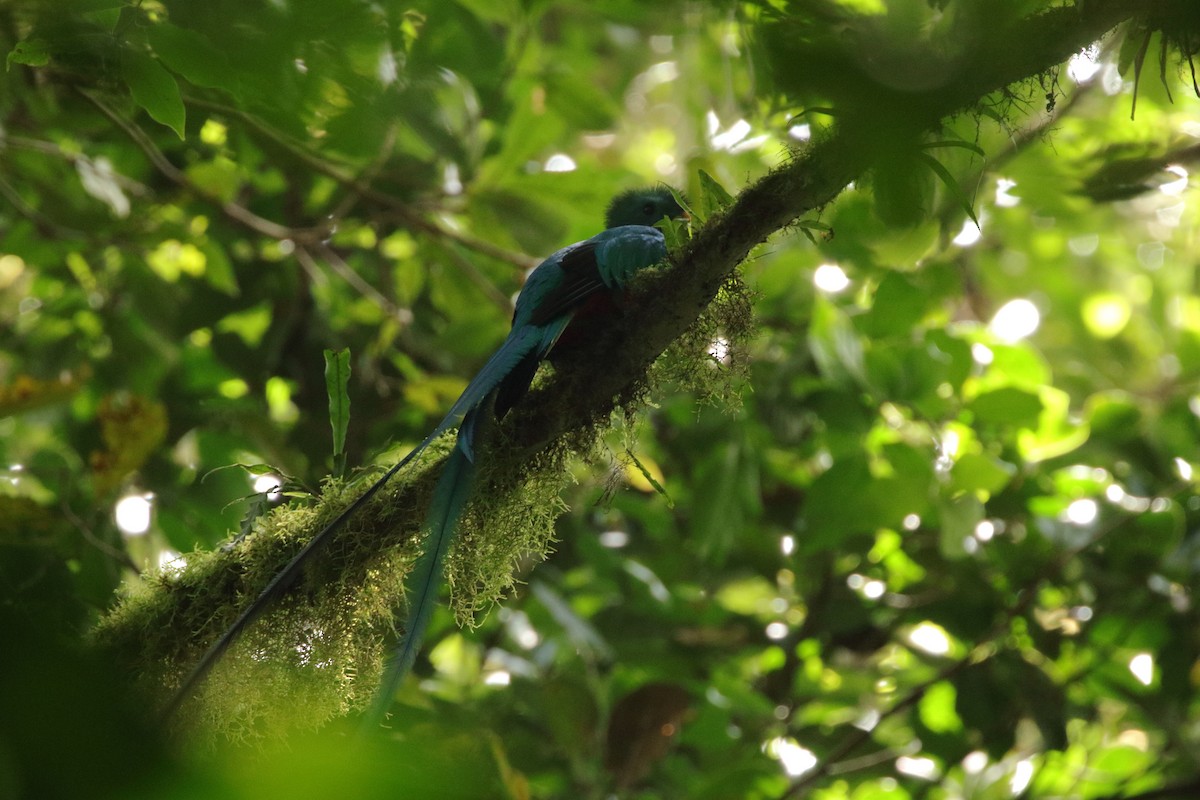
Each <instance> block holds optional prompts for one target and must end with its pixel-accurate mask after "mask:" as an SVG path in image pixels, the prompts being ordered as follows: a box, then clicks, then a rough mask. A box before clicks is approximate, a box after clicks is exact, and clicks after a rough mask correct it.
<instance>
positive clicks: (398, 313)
mask: <svg viewBox="0 0 1200 800" xmlns="http://www.w3.org/2000/svg"><path fill="white" fill-rule="evenodd" d="M315 249H316V250H318V252H319V253H320V255H321V260H322V261H324V262H325V263H326V264H328V265H329V268H330V269H332V270H333V271H334V272H336V273H337V275H338V277H340V278H341V279H342V280H344V281H345V282H346V283H348V284H349V285H350V286H351V287H352V288H354V289H355V290H356V291H358V293H359V294H361V295H362V296H363V297H365V298H367V299H368V300H370V301H371V302H372V303H374V304H375V305H376V306H378V308H379V309H380V310H381V311H383V313H385V314H386V315H387V316H389V317H391V318H392V319H394V320H396V321H397V322H399V323H400V324H401V325H409V324H411V323H412V319H413V315H412V312H411V311H409V310H408V309H407V308H400V307H399V306H397V305H396V304H395V303H393V302H392V301H391V300H389V299H388V298H386V297H384V296H383V294H381V293H380V291H379V290H378V289H376V288H375V287H374V286H372V285H371V284H370V283H368V282H367V281H366V280H364V279H363V277H362V276H361V275H359V274H358V273H357V272H355V271H354V269H353V268H352V267H351V266H350V265H349V264H347V263H346V262H345V261H344V260H343V259H342V257H341V256H339V255H338V254H337V252H336V251H334V249H333V248H332V247H329V246H328V245H326V244H317V245H316V248H315ZM295 255H296V260H297V261H299V262H300V265H301V266H302V267H304V268H305V269H306V270H308V272H309V274H314V273H319V272H320V270H321V268H320V265H319V264H318V263H317V261H316V259H314V258H313V254H312V253H310V252H309V251H308V248H305V247H297V248H296V253H295Z"/></svg>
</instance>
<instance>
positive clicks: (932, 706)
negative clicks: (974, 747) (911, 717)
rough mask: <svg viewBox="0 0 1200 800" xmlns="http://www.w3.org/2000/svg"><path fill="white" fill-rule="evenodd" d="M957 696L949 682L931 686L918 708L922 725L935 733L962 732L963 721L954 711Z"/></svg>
mask: <svg viewBox="0 0 1200 800" xmlns="http://www.w3.org/2000/svg"><path fill="white" fill-rule="evenodd" d="M957 695H958V693H957V692H956V691H955V690H954V684H952V683H949V682H948V681H940V682H938V683H935V684H934V685H933V686H930V687H929V689H928V690H927V691H926V692H925V694H924V695H922V697H921V702H920V704H919V705H918V706H917V713H918V714H919V715H920V717H921V724H922V725H924V726H925V727H926V728H929V730H931V731H933V732H934V733H954V732H956V731H961V730H962V720H961V719H959V718H958V712H957V711H955V710H954V705H955V702H956V700H957Z"/></svg>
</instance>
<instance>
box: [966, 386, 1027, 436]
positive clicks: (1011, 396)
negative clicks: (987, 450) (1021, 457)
mask: <svg viewBox="0 0 1200 800" xmlns="http://www.w3.org/2000/svg"><path fill="white" fill-rule="evenodd" d="M967 407H968V408H969V409H970V410H971V411H972V413H974V414H975V420H976V421H977V422H980V423H984V424H992V425H1014V426H1018V427H1026V428H1034V427H1037V424H1038V415H1039V414H1041V413H1042V400H1041V398H1040V397H1038V395H1036V394H1034V393H1033V392H1027V391H1025V390H1024V389H1017V388H1016V387H1013V386H1005V387H1004V388H1001V389H994V390H992V391H990V392H984V393H983V394H981V395H979V396H978V397H976V398H975V399H974V400H972V401H971V402H970V403H969V404H968V406H967Z"/></svg>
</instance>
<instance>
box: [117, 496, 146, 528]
mask: <svg viewBox="0 0 1200 800" xmlns="http://www.w3.org/2000/svg"><path fill="white" fill-rule="evenodd" d="M153 499H154V496H153V495H151V494H147V493H144V492H142V493H138V494H127V495H125V496H124V497H122V498H121V499H120V500H118V501H117V504H116V506H114V507H113V518H114V520H115V521H116V523H117V528H119V529H120V531H121V533H123V534H125V535H126V536H142V535H144V534H145V533H146V532H147V531H149V530H150V520H151V518H152V515H153V511H154V502H153Z"/></svg>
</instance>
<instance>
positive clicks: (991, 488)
mask: <svg viewBox="0 0 1200 800" xmlns="http://www.w3.org/2000/svg"><path fill="white" fill-rule="evenodd" d="M1016 474H1017V468H1016V466H1015V465H1014V464H1010V463H1008V462H1007V461H1002V460H1000V459H999V458H994V457H992V456H989V455H983V454H981V453H966V454H964V455H963V456H961V457H960V458H959V459H958V460H957V461H955V462H954V467H953V468H952V469H951V470H950V488H951V489H952V490H953V491H955V492H987V493H988V494H995V493H996V492H998V491H1000V490H1001V489H1003V488H1004V487H1005V486H1007V485H1008V482H1009V481H1010V480H1012V477H1013V475H1016Z"/></svg>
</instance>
